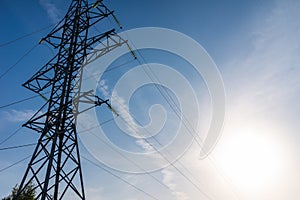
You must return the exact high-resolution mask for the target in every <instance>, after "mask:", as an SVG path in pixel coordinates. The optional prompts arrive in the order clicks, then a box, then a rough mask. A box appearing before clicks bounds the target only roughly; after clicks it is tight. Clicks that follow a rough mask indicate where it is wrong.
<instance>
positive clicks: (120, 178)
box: [80, 155, 159, 200]
mask: <svg viewBox="0 0 300 200" xmlns="http://www.w3.org/2000/svg"><path fill="white" fill-rule="evenodd" d="M80 157H81V158H83V159H85V160H86V161H88V162H89V163H91V164H93V165H94V166H96V167H98V168H100V169H102V170H104V171H105V172H107V173H109V174H110V175H112V176H114V177H116V178H117V179H119V180H121V181H123V182H124V183H126V184H128V185H130V186H131V187H133V188H135V189H136V190H138V191H140V192H142V193H144V194H145V195H147V196H148V197H150V198H151V199H155V200H159V199H158V198H156V197H154V196H153V195H152V194H150V193H148V192H146V191H145V190H143V189H142V188H140V187H138V186H136V185H134V184H132V183H130V182H129V181H127V180H126V179H124V178H122V177H121V176H119V175H117V174H115V173H113V172H111V171H109V170H108V169H106V168H104V167H102V166H101V165H99V164H97V163H95V162H93V161H91V160H90V159H88V158H86V157H85V156H82V155H81V156H80Z"/></svg>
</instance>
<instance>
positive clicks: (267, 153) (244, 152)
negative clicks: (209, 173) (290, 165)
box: [218, 130, 285, 192]
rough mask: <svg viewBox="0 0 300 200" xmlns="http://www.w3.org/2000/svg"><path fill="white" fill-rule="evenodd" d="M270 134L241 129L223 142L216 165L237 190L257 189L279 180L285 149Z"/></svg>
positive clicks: (255, 190)
mask: <svg viewBox="0 0 300 200" xmlns="http://www.w3.org/2000/svg"><path fill="white" fill-rule="evenodd" d="M270 135H272V134H270V133H263V132H259V131H257V130H247V131H245V130H240V131H237V132H236V133H235V134H232V136H231V137H230V138H228V139H227V140H226V141H224V143H223V145H222V146H223V148H222V151H221V153H220V154H219V155H218V164H219V167H220V168H221V169H222V171H223V172H224V173H225V175H226V176H227V177H228V178H230V180H231V181H232V182H233V183H234V185H236V187H237V188H239V189H240V190H243V191H247V192H259V191H260V190H266V189H270V188H271V187H272V184H273V183H274V182H277V181H280V178H281V176H282V175H283V169H282V167H283V163H284V159H285V158H284V155H283V151H284V149H283V147H282V145H280V143H278V140H277V141H276V138H275V139H274V138H273V137H271V136H270Z"/></svg>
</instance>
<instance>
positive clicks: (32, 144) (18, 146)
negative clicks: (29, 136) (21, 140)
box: [0, 143, 36, 151]
mask: <svg viewBox="0 0 300 200" xmlns="http://www.w3.org/2000/svg"><path fill="white" fill-rule="evenodd" d="M34 145H36V143H31V144H23V145H17V146H10V147H4V148H0V151H3V150H11V149H19V148H23V147H31V146H34Z"/></svg>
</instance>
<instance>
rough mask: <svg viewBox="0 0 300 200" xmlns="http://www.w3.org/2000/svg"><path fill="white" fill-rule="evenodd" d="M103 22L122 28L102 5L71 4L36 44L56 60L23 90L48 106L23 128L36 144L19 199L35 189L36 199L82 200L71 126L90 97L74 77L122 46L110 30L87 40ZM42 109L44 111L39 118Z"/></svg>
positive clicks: (79, 1) (76, 1) (79, 0)
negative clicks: (31, 187)
mask: <svg viewBox="0 0 300 200" xmlns="http://www.w3.org/2000/svg"><path fill="white" fill-rule="evenodd" d="M106 18H111V19H112V20H114V21H115V22H116V24H117V25H119V27H120V28H121V26H120V24H119V22H118V20H117V19H116V17H115V16H114V13H113V11H111V10H109V9H108V8H107V7H106V6H105V5H104V4H103V2H102V0H98V1H96V2H93V3H89V2H88V1H87V0H73V1H72V2H71V5H70V7H69V9H68V11H67V14H66V15H65V17H64V18H63V19H62V20H61V21H60V22H59V23H58V24H57V25H56V26H55V27H54V29H53V30H52V31H51V32H50V33H49V34H48V35H47V36H46V37H44V38H42V39H41V41H40V43H42V42H47V43H48V44H49V45H51V46H52V47H54V48H55V49H56V50H57V54H56V55H55V56H54V57H53V58H52V59H51V60H50V61H49V62H48V63H47V64H46V65H45V66H43V67H42V68H41V69H40V70H39V71H38V72H37V73H35V74H34V75H33V76H32V77H31V78H30V79H29V80H28V81H26V82H25V83H24V84H23V86H24V87H25V88H28V89H29V90H31V91H33V92H35V93H38V94H40V95H41V96H42V97H43V98H44V99H46V101H47V102H46V103H45V104H44V105H43V106H42V108H41V109H40V110H39V111H37V112H36V114H35V115H34V116H33V117H32V118H31V119H30V120H29V121H28V122H27V123H25V124H24V126H26V127H28V128H30V129H32V130H34V131H36V132H38V133H39V134H40V138H39V140H38V143H37V145H36V147H35V149H34V153H33V155H32V157H31V160H30V162H29V164H28V167H27V169H26V171H25V175H24V177H23V179H22V181H21V184H20V187H19V191H18V194H21V193H22V191H23V190H24V189H25V188H26V186H27V185H28V184H30V183H34V184H35V185H36V187H35V188H34V189H35V190H36V191H37V195H36V199H42V200H45V199H63V198H64V197H66V196H72V199H85V192H84V185H83V175H82V169H81V164H80V155H79V148H78V141H77V132H76V126H75V124H76V113H77V112H79V111H78V104H79V103H80V99H82V98H85V102H86V100H87V99H93V98H91V95H92V94H93V93H91V92H86V91H81V79H80V78H79V79H78V77H82V73H83V66H84V65H86V64H87V63H89V62H91V61H92V60H94V59H97V58H99V57H101V56H103V55H105V54H107V53H109V52H110V51H112V50H113V49H115V48H117V47H119V46H121V45H123V44H126V45H127V41H125V40H124V39H122V38H121V37H120V36H119V35H118V34H117V33H116V31H115V29H109V30H105V31H103V32H101V33H97V34H95V33H94V34H93V35H92V34H91V31H90V28H91V27H92V26H94V25H96V24H97V23H99V22H100V21H103V20H107V19H106ZM103 41H105V42H103ZM99 44H101V45H100V48H98V47H99ZM96 46H97V49H95V47H96ZM88 58H89V59H88ZM45 93H46V94H45ZM87 95H88V96H87ZM72 99H78V101H72ZM97 102H98V105H99V99H97ZM91 103H94V102H93V101H92V102H91ZM103 103H107V101H104V100H103ZM100 104H101V102H100ZM43 109H47V111H46V112H41V111H42V110H43Z"/></svg>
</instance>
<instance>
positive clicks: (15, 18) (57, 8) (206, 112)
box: [0, 0, 300, 200]
mask: <svg viewBox="0 0 300 200" xmlns="http://www.w3.org/2000/svg"><path fill="white" fill-rule="evenodd" d="M105 2H106V4H107V6H109V7H110V8H111V9H114V10H115V14H116V15H117V17H118V19H119V20H120V21H121V23H122V25H123V27H124V30H128V29H132V28H139V27H148V26H150V27H164V28H169V29H174V30H176V31H180V32H182V33H184V34H186V35H188V36H190V37H191V38H193V39H194V40H196V41H197V42H198V43H200V44H201V45H202V46H203V47H204V48H205V49H206V51H207V52H208V53H209V55H210V56H211V58H212V59H213V60H214V62H215V63H216V65H217V66H218V68H219V70H220V73H221V75H222V78H223V81H224V86H225V90H226V98H227V99H226V120H225V122H224V127H223V132H222V137H221V138H220V140H219V142H218V143H217V145H216V148H215V149H214V150H213V152H212V154H211V155H210V156H209V157H208V158H205V159H199V153H200V149H199V146H198V145H197V144H196V143H194V144H193V145H192V146H191V148H189V150H188V151H187V152H185V154H184V155H183V156H182V157H181V158H180V160H179V162H175V163H174V165H175V166H176V167H177V168H178V169H179V170H180V171H181V172H183V173H184V174H185V176H187V177H188V178H189V179H190V180H192V182H193V183H194V184H195V185H196V186H197V187H195V185H193V184H191V182H189V181H187V179H186V177H184V176H182V175H181V174H180V173H178V170H176V169H175V168H174V167H172V166H169V167H167V168H164V169H161V170H158V171H156V172H154V173H152V174H151V175H149V174H139V175H137V174H127V173H122V172H118V171H114V170H111V169H109V168H107V169H109V170H111V171H112V172H113V173H115V174H117V175H118V176H120V177H122V178H124V179H125V180H127V181H128V182H130V183H131V184H133V185H136V186H138V187H139V188H142V189H143V190H145V191H146V192H148V193H150V194H151V195H153V196H155V197H156V198H157V199H170V200H171V199H172V200H173V199H177V200H188V199H191V200H193V199H213V200H224V199H241V200H253V199H256V200H265V199H273V200H286V199H299V198H300V191H299V189H298V188H299V186H300V172H299V167H300V159H299V158H300V153H299V152H300V147H299V146H300V143H299V142H300V136H299V128H300V127H299V113H300V106H299V103H298V102H299V94H300V79H299V76H300V66H299V63H300V57H299V54H300V39H299V35H300V23H299V20H298V19H299V17H300V14H299V9H300V2H299V1H297V0H274V1H271V0H267V1H258V0H254V1H246V0H243V1H238V0H229V1H226V3H225V1H217V0H214V1H208V0H207V1H204V0H200V1H196V0H189V1H185V2H183V1H178V0H175V1H174V0H173V1H171V0H164V1H158V0H152V1H149V0H143V1H141V0H127V1H116V0H111V1H105ZM0 5H1V6H0V15H1V18H0V20H1V26H2V28H1V31H0V35H1V37H0V55H1V68H0V74H3V73H4V72H5V71H6V70H7V69H8V68H9V67H10V66H12V65H14V64H15V63H16V62H18V59H19V58H20V57H21V56H23V55H24V54H25V53H26V52H27V51H28V50H30V49H31V48H32V47H33V46H34V45H35V44H37V43H38V41H39V40H40V38H41V37H43V36H44V35H46V34H47V33H48V32H49V31H50V29H49V28H48V29H46V30H43V31H39V32H37V33H35V34H32V35H31V36H29V37H26V38H23V39H21V40H18V41H16V42H14V43H11V44H6V45H1V44H5V43H6V42H8V41H11V40H14V39H15V38H18V37H20V36H23V35H25V34H27V33H31V32H33V31H35V30H39V29H41V28H43V27H47V26H48V25H50V24H53V23H54V22H56V21H57V20H58V19H60V18H61V17H62V16H63V15H64V13H65V12H66V9H67V8H68V4H66V3H65V1H63V0H52V1H51V0H36V1H20V0H13V1H9V0H2V1H1V2H0ZM54 53H55V52H54V51H53V50H52V49H51V48H49V47H48V46H46V45H39V46H37V47H36V48H34V49H33V51H31V52H30V53H29V54H28V55H26V56H25V57H24V59H22V60H21V61H20V62H18V63H17V65H16V66H15V67H14V68H13V69H12V70H11V71H9V72H8V73H7V74H6V75H5V76H3V77H1V78H0V83H1V84H0V88H1V91H2V95H1V97H2V98H1V100H0V106H2V105H6V104H8V103H11V102H13V101H17V100H21V99H23V98H26V97H30V96H32V95H33V94H32V93H31V92H30V91H28V90H26V89H25V88H22V86H21V84H22V83H23V82H25V81H26V80H27V79H28V78H30V77H31V75H33V74H34V72H35V71H37V70H38V69H39V68H40V67H42V66H43V64H45V63H46V62H47V61H48V60H49V59H50V58H51V57H52V56H53V55H54ZM142 53H143V54H144V56H145V57H146V59H147V60H149V61H152V62H162V63H164V64H169V65H173V67H174V68H175V69H177V70H179V72H181V73H183V74H185V75H186V76H187V77H186V78H187V79H189V80H190V81H191V82H192V85H193V86H194V87H195V88H198V89H199V94H197V97H198V98H199V99H200V102H199V103H200V105H199V106H200V108H201V109H202V110H201V112H200V115H201V117H200V119H201V121H200V122H199V123H200V126H201V127H200V128H202V129H201V130H206V128H207V126H208V124H209V121H210V117H211V113H210V106H211V105H210V101H209V98H208V92H207V90H206V89H205V86H204V82H203V80H198V81H197V80H194V79H195V77H193V76H192V75H191V74H190V73H191V71H188V69H187V70H185V68H183V67H182V66H184V67H189V66H188V65H186V64H184V63H183V61H182V60H181V61H180V60H176V58H174V57H172V56H170V55H166V54H164V53H163V52H162V54H161V55H158V53H159V52H151V51H148V52H147V51H143V52H142ZM156 55H158V56H156ZM133 66H134V64H132V65H130V66H128V68H124V69H122V70H125V71H126V70H129V69H131V68H133ZM180 67H181V68H180ZM122 70H121V69H120V70H119V71H113V73H109V74H106V75H105V76H104V80H103V81H102V84H103V85H105V86H106V87H107V89H108V90H110V89H111V87H112V86H113V85H114V84H115V83H116V80H117V79H118V78H120V77H121V74H122V73H124V71H122ZM128 84H131V83H128ZM143 89H144V90H143V91H141V94H140V95H139V94H138V93H137V94H135V98H136V100H135V104H134V105H132V103H131V104H130V105H129V107H130V110H131V111H132V112H133V113H134V114H135V116H137V117H139V119H141V121H142V123H143V124H146V123H147V120H149V119H148V113H147V112H148V109H149V108H150V106H151V104H156V103H161V104H162V105H163V106H166V107H167V105H166V104H165V103H164V102H160V100H162V98H159V97H156V96H155V94H157V91H155V90H154V89H153V87H148V88H147V87H144V88H143ZM155 92H156V93H155ZM99 94H100V95H105V91H103V90H100V91H99ZM147 94H148V95H147ZM143 95H145V96H143ZM158 96H159V95H158ZM201 98H203V99H202V100H201ZM43 103H44V102H43V99H42V98H36V99H33V100H30V101H27V102H24V103H21V104H16V105H13V106H10V107H5V108H1V109H0V119H1V120H0V143H1V141H3V140H4V139H5V138H6V137H7V136H9V135H10V134H11V133H13V131H15V130H16V129H18V128H19V127H20V126H21V125H22V124H23V123H24V122H26V120H28V119H29V118H30V117H31V116H32V115H33V114H34V112H35V111H36V110H37V109H38V108H39V107H40V106H41V105H42V104H43ZM99 111H100V110H99ZM166 111H167V113H168V117H169V118H170V121H169V122H170V124H169V125H168V123H166V126H165V132H162V133H166V132H168V131H170V130H172V127H173V126H172V125H176V120H174V118H176V116H175V115H174V113H173V114H172V111H171V110H170V109H168V108H166ZM105 112H108V111H105ZM105 116H106V117H107V116H108V119H109V116H111V115H109V114H105ZM167 122H168V121H167ZM104 128H105V129H106V130H108V131H109V132H113V133H115V134H114V135H113V136H109V138H110V139H111V140H112V141H113V142H114V143H116V144H118V145H119V146H120V147H123V148H125V149H126V150H136V149H138V148H137V147H134V146H132V144H131V143H130V140H127V139H126V137H124V135H122V134H120V133H119V132H118V131H120V130H117V129H115V127H114V126H113V124H108V125H107V126H106V127H104ZM162 135H163V134H162ZM167 136H168V135H167ZM171 136H174V135H171ZM204 136H205V134H204V135H201V137H204ZM37 138H38V135H37V134H36V133H34V132H33V131H30V130H27V129H26V128H23V129H21V131H20V132H19V133H18V134H17V135H15V136H14V137H12V138H11V139H10V140H8V141H7V142H5V143H3V144H1V145H0V149H1V148H4V147H8V146H14V145H20V144H28V143H35V142H36V141H37ZM120 138H121V139H120ZM167 139H168V137H166V138H164V137H162V141H167ZM124 141H125V142H124ZM139 144H140V145H143V143H139ZM80 148H81V153H82V155H84V156H86V157H89V158H90V159H92V160H93V161H95V162H97V161H96V160H95V159H94V158H93V157H92V156H91V155H89V153H88V151H87V149H86V147H84V146H83V145H82V143H80ZM145 148H146V147H145ZM32 151H33V147H27V148H22V149H15V150H6V151H4V150H1V151H0V197H4V196H5V195H7V194H8V193H9V192H10V190H11V188H12V187H13V186H14V185H15V184H16V183H19V182H20V180H21V177H22V176H23V173H24V170H25V168H26V165H27V163H28V159H27V160H24V161H22V162H21V163H19V164H18V165H16V166H14V167H12V168H9V169H7V170H3V171H1V169H4V168H5V167H7V166H9V165H11V164H12V163H15V162H16V161H18V160H21V159H22V158H25V157H27V156H29V155H31V153H32ZM98 164H99V165H101V163H100V162H99V163H98ZM82 165H83V173H84V182H85V189H86V196H87V199H90V200H94V199H104V200H113V199H125V200H137V199H151V198H150V197H149V196H145V194H143V193H142V192H140V191H138V190H136V189H135V188H133V187H131V186H129V185H128V184H126V183H124V182H122V181H120V180H119V179H117V178H115V177H114V176H112V175H110V174H109V173H107V172H105V171H103V170H101V169H99V168H97V167H95V166H94V165H91V164H90V163H89V162H86V161H85V160H83V161H82ZM101 166H102V165H101ZM153 177H155V178H156V179H158V180H159V181H160V182H161V183H163V184H165V185H166V186H167V187H168V188H166V187H164V186H162V185H161V184H158V182H157V180H155V179H154V178H153ZM199 188H200V189H199ZM203 193H204V194H203ZM207 196H209V197H210V198H207Z"/></svg>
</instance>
